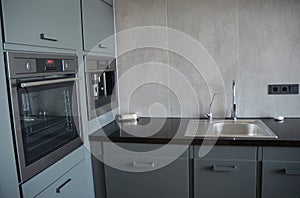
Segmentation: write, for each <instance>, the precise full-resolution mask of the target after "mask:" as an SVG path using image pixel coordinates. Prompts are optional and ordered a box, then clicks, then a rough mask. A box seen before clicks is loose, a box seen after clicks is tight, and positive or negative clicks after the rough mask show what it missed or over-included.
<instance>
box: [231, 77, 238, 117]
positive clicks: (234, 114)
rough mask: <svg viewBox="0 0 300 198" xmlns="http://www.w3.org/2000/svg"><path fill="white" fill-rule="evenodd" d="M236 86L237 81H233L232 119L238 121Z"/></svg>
mask: <svg viewBox="0 0 300 198" xmlns="http://www.w3.org/2000/svg"><path fill="white" fill-rule="evenodd" d="M236 107H237V106H236V85H235V80H233V81H232V109H231V118H232V119H233V120H236V118H237V108H236Z"/></svg>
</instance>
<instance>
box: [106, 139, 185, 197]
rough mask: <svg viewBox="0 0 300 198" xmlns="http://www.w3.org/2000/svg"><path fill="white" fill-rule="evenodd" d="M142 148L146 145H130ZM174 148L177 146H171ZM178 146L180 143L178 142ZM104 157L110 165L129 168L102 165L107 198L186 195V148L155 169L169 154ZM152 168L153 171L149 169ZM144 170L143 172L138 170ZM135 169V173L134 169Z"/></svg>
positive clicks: (111, 154)
mask: <svg viewBox="0 0 300 198" xmlns="http://www.w3.org/2000/svg"><path fill="white" fill-rule="evenodd" d="M135 146H136V148H142V149H143V148H145V147H149V145H143V144H141V145H137V144H135V145H134V146H131V148H133V147H135ZM174 146H175V147H176V145H174ZM178 146H180V145H178ZM105 155H106V154H105V146H104V160H105V161H106V162H109V164H115V165H116V166H118V167H124V169H127V170H131V171H125V170H124V169H123V170H120V169H117V168H112V167H110V166H108V165H105V167H104V171H105V181H106V190H107V198H120V197H122V198H133V197H142V198H154V197H157V198H158V197H172V198H188V197H189V160H188V152H187V151H186V152H185V153H184V154H183V155H181V156H180V157H179V158H177V159H175V160H174V159H173V160H174V161H173V160H172V161H173V162H171V163H170V164H168V165H167V166H163V167H161V168H158V169H155V168H156V167H157V166H158V167H159V166H160V164H162V163H165V162H166V160H168V159H169V158H170V156H162V155H160V156H151V157H145V156H138V157H136V156H122V155H120V154H118V153H115V154H114V153H112V152H111V153H109V154H108V156H105ZM152 169H153V170H152ZM141 170H145V171H141ZM135 171H136V172H135Z"/></svg>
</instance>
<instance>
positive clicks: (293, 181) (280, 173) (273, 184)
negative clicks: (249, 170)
mask: <svg viewBox="0 0 300 198" xmlns="http://www.w3.org/2000/svg"><path fill="white" fill-rule="evenodd" d="M299 186H300V148H287V147H264V148H263V161H262V196H261V197H263V198H267V197H274V198H276V197H278V198H280V197H300V188H299Z"/></svg>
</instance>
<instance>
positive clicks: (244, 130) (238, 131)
mask: <svg viewBox="0 0 300 198" xmlns="http://www.w3.org/2000/svg"><path fill="white" fill-rule="evenodd" d="M185 136H189V137H231V138H277V136H276V135H275V134H274V133H273V132H272V131H271V129H269V128H268V127H267V126H266V125H265V124H264V123H263V122H262V121H261V120H236V121H234V120H215V121H212V122H209V121H207V120H190V121H189V123H188V126H187V129H186V132H185Z"/></svg>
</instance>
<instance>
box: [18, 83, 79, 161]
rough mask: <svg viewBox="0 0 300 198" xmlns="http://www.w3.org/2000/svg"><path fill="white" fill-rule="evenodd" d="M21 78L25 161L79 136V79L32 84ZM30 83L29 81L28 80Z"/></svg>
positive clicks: (44, 154) (46, 153) (41, 156)
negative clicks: (76, 81)
mask: <svg viewBox="0 0 300 198" xmlns="http://www.w3.org/2000/svg"><path fill="white" fill-rule="evenodd" d="M21 83H24V81H19V82H18V81H17V98H18V106H19V108H18V109H19V112H16V113H18V114H19V118H20V131H19V132H20V133H21V137H22V144H23V153H24V160H25V165H26V166H28V165H30V164H32V163H34V162H36V161H38V160H39V159H41V158H43V157H45V156H47V155H48V154H49V153H51V152H53V151H55V150H57V149H58V148H60V147H62V146H64V145H65V144H67V143H68V142H71V141H72V140H74V139H76V138H78V137H79V134H78V131H80V130H79V128H78V127H79V126H78V124H79V115H78V108H77V105H78V104H77V98H76V86H75V81H70V82H63V83H54V84H45V85H38V86H36V85H35V86H28V87H24V88H22V86H21ZM25 83H26V82H25Z"/></svg>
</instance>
